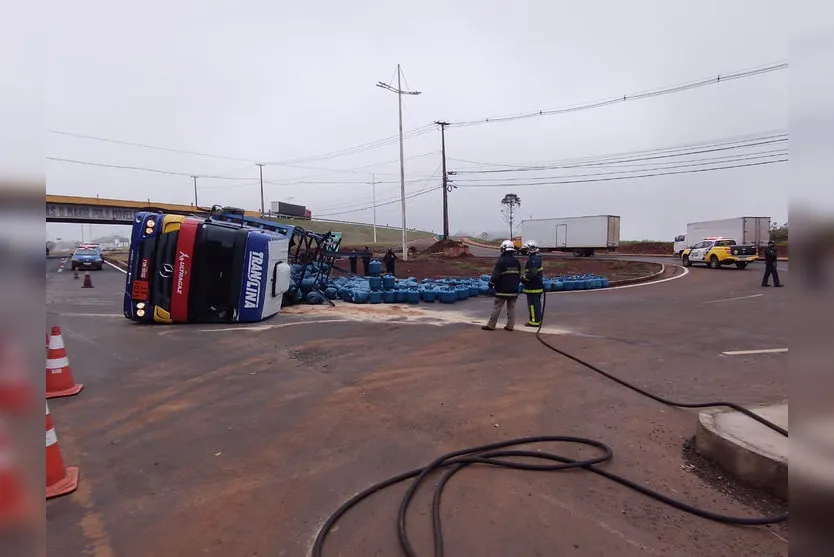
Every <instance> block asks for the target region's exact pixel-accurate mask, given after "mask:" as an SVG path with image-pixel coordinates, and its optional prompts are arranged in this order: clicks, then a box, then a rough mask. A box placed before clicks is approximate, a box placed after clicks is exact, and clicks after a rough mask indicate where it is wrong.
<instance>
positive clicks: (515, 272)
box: [501, 269, 518, 275]
mask: <svg viewBox="0 0 834 557" xmlns="http://www.w3.org/2000/svg"><path fill="white" fill-rule="evenodd" d="M501 274H502V275H517V274H518V269H507V270H506V271H501Z"/></svg>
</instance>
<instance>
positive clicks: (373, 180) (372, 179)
mask: <svg viewBox="0 0 834 557" xmlns="http://www.w3.org/2000/svg"><path fill="white" fill-rule="evenodd" d="M379 183H380V182H377V181H376V176H375V175H373V174H371V187H372V188H373V196H374V243H376V185H377V184H379Z"/></svg>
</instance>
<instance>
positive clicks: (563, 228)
mask: <svg viewBox="0 0 834 557" xmlns="http://www.w3.org/2000/svg"><path fill="white" fill-rule="evenodd" d="M553 245H554V246H555V247H557V248H564V247H567V245H568V225H567V224H557V225H556V240H555V242H554V244H553Z"/></svg>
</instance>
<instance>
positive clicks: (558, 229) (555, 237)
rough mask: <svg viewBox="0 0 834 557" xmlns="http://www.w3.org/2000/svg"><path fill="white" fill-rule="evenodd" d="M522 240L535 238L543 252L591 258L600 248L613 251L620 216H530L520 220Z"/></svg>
mask: <svg viewBox="0 0 834 557" xmlns="http://www.w3.org/2000/svg"><path fill="white" fill-rule="evenodd" d="M521 237H522V241H523V242H528V241H530V240H535V241H536V242H538V244H539V247H540V248H541V250H542V251H568V252H573V254H574V255H575V256H576V257H590V256H591V255H593V254H594V252H596V251H597V250H599V251H614V250H616V249H617V248H618V247H619V245H620V217H618V216H614V215H596V216H588V217H562V218H552V219H527V220H523V221H521Z"/></svg>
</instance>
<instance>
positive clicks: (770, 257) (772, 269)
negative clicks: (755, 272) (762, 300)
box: [762, 240, 782, 288]
mask: <svg viewBox="0 0 834 557" xmlns="http://www.w3.org/2000/svg"><path fill="white" fill-rule="evenodd" d="M764 257H765V272H764V277H762V286H770V285H769V284H768V280H769V279H770V276H771V275H773V286H775V287H777V288H780V287H781V286H782V283H781V282H779V271H777V270H776V259H777V257H778V253H777V252H776V244H775V243H774V242H773V240H770V241H769V242H768V243H767V247H766V248H765V251H764Z"/></svg>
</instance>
